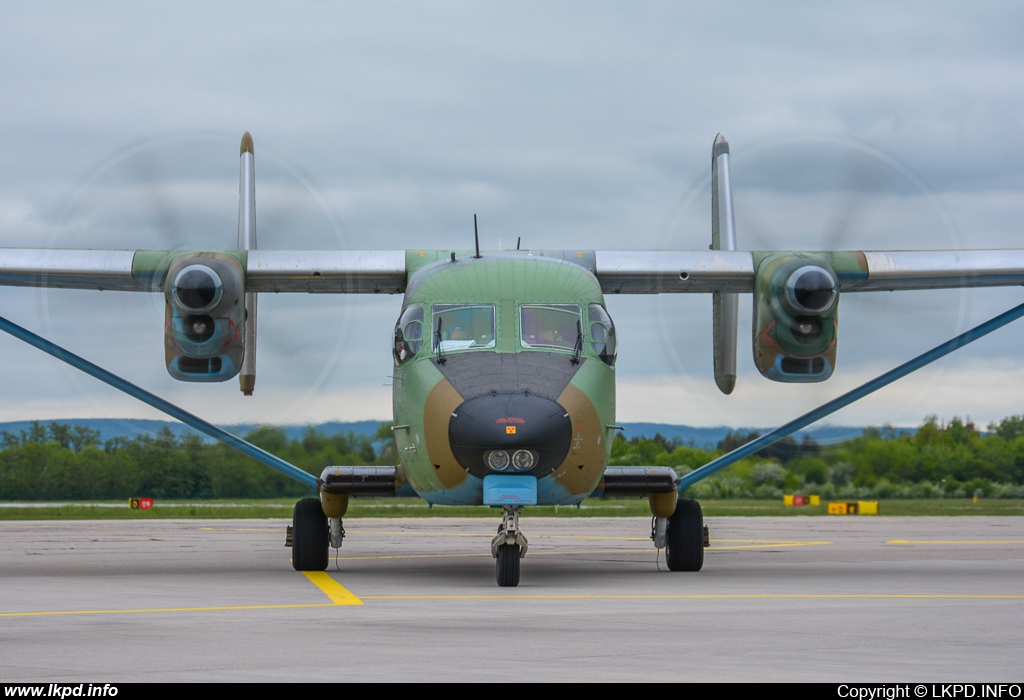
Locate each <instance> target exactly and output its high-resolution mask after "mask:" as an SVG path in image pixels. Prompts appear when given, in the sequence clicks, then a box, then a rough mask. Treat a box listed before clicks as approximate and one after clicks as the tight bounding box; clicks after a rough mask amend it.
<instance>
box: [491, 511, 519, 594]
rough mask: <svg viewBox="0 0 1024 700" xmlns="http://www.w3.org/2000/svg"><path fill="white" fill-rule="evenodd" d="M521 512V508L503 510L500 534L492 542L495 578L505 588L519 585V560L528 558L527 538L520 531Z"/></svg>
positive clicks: (499, 528)
mask: <svg viewBox="0 0 1024 700" xmlns="http://www.w3.org/2000/svg"><path fill="white" fill-rule="evenodd" d="M520 510H522V508H521V507H520V506H504V507H503V508H502V516H501V525H500V526H499V527H498V534H497V536H495V538H494V539H493V540H491V556H493V557H494V559H495V562H496V565H495V577H496V578H497V581H498V585H499V586H501V587H503V588H511V587H514V586H518V585H519V560H520V559H522V558H523V557H525V556H526V548H527V542H526V536H525V535H524V534H523V533H522V532H520V530H519V511H520Z"/></svg>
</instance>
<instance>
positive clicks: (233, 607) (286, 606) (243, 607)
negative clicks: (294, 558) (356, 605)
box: [0, 603, 337, 617]
mask: <svg viewBox="0 0 1024 700" xmlns="http://www.w3.org/2000/svg"><path fill="white" fill-rule="evenodd" d="M336 605H337V603H283V604H281V605H211V606H206V607H197V608H132V609H127V610H45V611H36V612H6V613H0V617H52V616H54V615H123V614H130V613H179V612H215V611H218V610H288V609H291V608H333V607H335V606H336Z"/></svg>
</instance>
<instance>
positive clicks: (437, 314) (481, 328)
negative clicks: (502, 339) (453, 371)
mask: <svg viewBox="0 0 1024 700" xmlns="http://www.w3.org/2000/svg"><path fill="white" fill-rule="evenodd" d="M433 327H434V331H433V333H432V334H431V335H432V338H433V341H432V347H433V350H434V352H438V351H440V352H451V351H452V350H468V349H476V348H493V347H494V346H495V342H494V338H495V336H494V306H492V305H490V304H435V305H434V322H433Z"/></svg>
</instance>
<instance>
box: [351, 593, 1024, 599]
mask: <svg viewBox="0 0 1024 700" xmlns="http://www.w3.org/2000/svg"><path fill="white" fill-rule="evenodd" d="M518 599H522V600H864V599H867V600H1024V595H998V594H993V595H985V594H963V595H958V594H945V593H849V594H846V593H743V594H739V593H737V594H729V593H717V594H716V593H709V594H706V595H701V594H693V595H676V594H665V595H657V594H654V595H627V594H611V595H516V594H511V595H380V596H372V595H371V596H364V600H518Z"/></svg>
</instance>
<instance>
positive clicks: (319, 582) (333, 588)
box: [0, 571, 363, 617]
mask: <svg viewBox="0 0 1024 700" xmlns="http://www.w3.org/2000/svg"><path fill="white" fill-rule="evenodd" d="M302 573H304V574H305V575H306V578H308V579H309V580H310V581H312V582H313V585H315V586H316V587H317V588H319V589H320V590H321V591H322V592H323V593H324V595H326V596H327V597H328V598H330V599H331V602H330V603H283V604H280V605H212V606H206V607H196V608H133V609H127V610H49V611H34V612H8V613H0V617H53V616H60V615H126V614H139V613H181V612H215V611H228V610H289V609H295V608H330V607H336V606H339V605H362V604H363V601H361V600H360V599H359V598H357V597H356V596H354V595H353V594H352V593H351V592H350V591H349V590H348V589H347V588H345V587H344V586H342V585H341V584H340V583H338V582H337V581H335V580H334V579H333V578H331V576H330V574H328V573H327V572H325V571H303V572H302Z"/></svg>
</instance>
